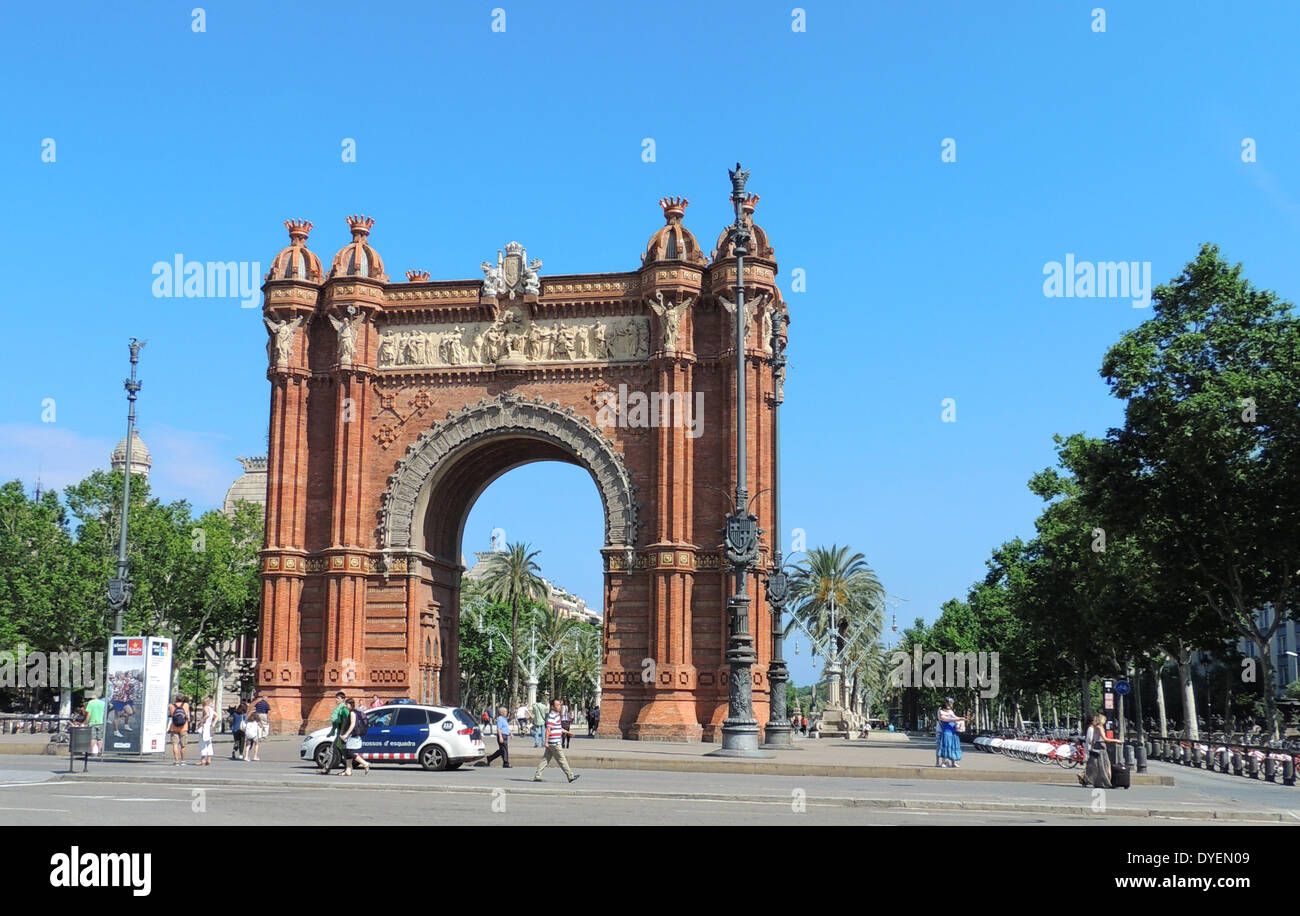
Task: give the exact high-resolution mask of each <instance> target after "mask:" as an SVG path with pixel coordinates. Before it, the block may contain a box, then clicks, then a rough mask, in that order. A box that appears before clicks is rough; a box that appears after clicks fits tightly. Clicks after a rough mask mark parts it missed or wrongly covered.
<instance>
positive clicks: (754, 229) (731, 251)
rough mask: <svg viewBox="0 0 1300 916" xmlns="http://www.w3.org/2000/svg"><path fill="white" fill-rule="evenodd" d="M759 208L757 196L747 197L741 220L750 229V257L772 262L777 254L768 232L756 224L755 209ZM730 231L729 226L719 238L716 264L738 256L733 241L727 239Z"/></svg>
mask: <svg viewBox="0 0 1300 916" xmlns="http://www.w3.org/2000/svg"><path fill="white" fill-rule="evenodd" d="M757 206H758V195H757V194H748V195H746V196H745V202H744V203H743V204H741V205H740V214H741V219H743V220H744V221H745V225H746V226H748V227H749V231H750V238H749V255H748V257H751V258H766V259H767V260H769V261H770V260H773V259H774V258H775V257H776V252H774V251H773V250H772V245H771V243H769V242H768V240H767V230H765V229H764V228H763V227H762V226H760V225H758V223H756V222H754V208H755V207H757ZM730 231H731V227H730V226H728V227H727V228H726V229H723V230H722V234H721V235H719V236H718V245H717V247H716V248H714V249H713V260H714V262H717V261H721V260H722V259H724V258H734V257H735V256H736V246H735V245H733V244H732V243H731V239H729V238H727V233H728V232H730Z"/></svg>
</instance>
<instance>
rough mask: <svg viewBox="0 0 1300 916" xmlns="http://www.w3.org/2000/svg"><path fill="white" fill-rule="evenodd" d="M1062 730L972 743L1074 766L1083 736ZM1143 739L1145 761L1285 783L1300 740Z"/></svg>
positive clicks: (1299, 761)
mask: <svg viewBox="0 0 1300 916" xmlns="http://www.w3.org/2000/svg"><path fill="white" fill-rule="evenodd" d="M1062 732H1063V730H1061V729H1056V730H1054V731H1045V732H1041V733H1037V734H1035V733H1032V732H1026V731H1024V730H1017V731H1011V730H1007V731H1005V732H1003V733H1001V734H997V735H989V734H985V735H978V736H976V738H975V740H974V745H975V747H976V748H978V749H979V750H981V751H984V752H986V753H991V754H1001V755H1002V756H1004V757H1013V758H1015V759H1017V760H1024V761H1028V762H1031V763H1040V764H1043V765H1045V766H1051V765H1053V764H1055V765H1056V766H1060V767H1063V768H1064V769H1067V770H1068V769H1073V768H1074V767H1077V766H1079V765H1080V764H1082V763H1084V762H1085V761H1086V760H1087V751H1086V750H1085V749H1084V746H1083V736H1082V735H1066V734H1063V733H1062ZM1143 740H1144V743H1145V745H1146V754H1147V759H1148V760H1161V761H1164V762H1167V763H1179V764H1183V765H1184V766H1190V767H1197V768H1204V769H1207V770H1210V771H1212V772H1219V773H1231V774H1233V775H1234V776H1244V777H1246V778H1247V779H1260V778H1262V779H1264V780H1265V781H1266V782H1281V783H1282V784H1283V785H1287V786H1294V785H1295V784H1296V773H1297V771H1300V741H1295V740H1287V741H1275V742H1270V743H1269V744H1267V745H1252V744H1243V743H1238V742H1233V741H1230V740H1228V739H1227V738H1226V737H1225V736H1223V735H1216V736H1212V737H1211V738H1210V740H1208V741H1189V740H1187V739H1185V738H1159V737H1151V736H1144V738H1143ZM1133 754H1134V745H1133V743H1132V742H1129V743H1127V744H1126V745H1125V757H1126V758H1130V759H1131V758H1132V756H1133Z"/></svg>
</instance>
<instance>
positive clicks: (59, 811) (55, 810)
mask: <svg viewBox="0 0 1300 916" xmlns="http://www.w3.org/2000/svg"><path fill="white" fill-rule="evenodd" d="M0 811H49V812H52V813H55V814H67V813H68V809H67V808H0Z"/></svg>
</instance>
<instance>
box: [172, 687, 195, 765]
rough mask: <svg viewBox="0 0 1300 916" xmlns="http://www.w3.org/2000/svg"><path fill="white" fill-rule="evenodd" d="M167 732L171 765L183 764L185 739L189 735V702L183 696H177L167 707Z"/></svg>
mask: <svg viewBox="0 0 1300 916" xmlns="http://www.w3.org/2000/svg"><path fill="white" fill-rule="evenodd" d="M167 720H168V721H167V734H168V735H169V736H170V737H169V740H170V741H171V745H172V766H176V767H183V766H185V741H186V739H187V738H188V737H189V731H188V726H189V722H190V704H188V703H186V702H185V697H183V696H177V697H176V701H175V702H174V703H172V704H171V705H170V706H168V707H167Z"/></svg>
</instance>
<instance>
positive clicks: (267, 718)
mask: <svg viewBox="0 0 1300 916" xmlns="http://www.w3.org/2000/svg"><path fill="white" fill-rule="evenodd" d="M253 712H255V713H257V724H258V725H259V726H260V728H259V730H260V731H261V733H262V737H263V738H265V737H267V736H268V735H269V734H271V704H270V703H268V702H267V701H266V697H264V696H262V694H261V692H260V691H259V692H257V693H255V694H253Z"/></svg>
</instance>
